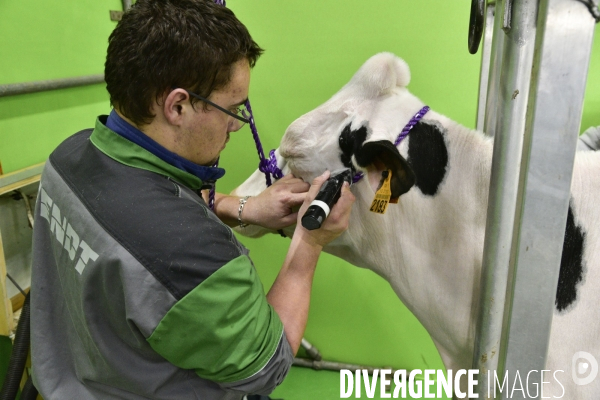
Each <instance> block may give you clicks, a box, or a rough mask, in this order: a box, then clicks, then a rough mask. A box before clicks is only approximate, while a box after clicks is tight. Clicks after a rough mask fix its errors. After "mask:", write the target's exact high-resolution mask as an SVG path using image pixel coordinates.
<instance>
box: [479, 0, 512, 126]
mask: <svg viewBox="0 0 600 400" xmlns="http://www.w3.org/2000/svg"><path fill="white" fill-rule="evenodd" d="M505 1H506V0H497V1H496V3H495V4H494V6H493V7H491V6H490V5H488V8H489V9H492V12H493V13H494V21H493V24H492V32H493V33H492V48H491V54H490V65H489V67H488V69H489V74H488V77H487V96H486V100H485V107H484V109H485V113H484V118H483V121H482V122H483V131H484V132H485V133H486V134H487V135H489V136H494V133H495V130H496V116H497V112H498V110H497V107H498V92H499V91H500V72H501V71H502V55H503V49H504V36H506V35H505V34H504V32H503V31H502V23H501V19H500V17H499V16H498V15H496V14H499V13H500V12H501V10H502V8H503V6H504V2H505ZM487 21H489V20H487V19H486V22H487ZM486 29H487V28H486ZM480 120H481V119H480V118H478V119H477V129H480V128H479V124H480Z"/></svg>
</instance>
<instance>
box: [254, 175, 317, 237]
mask: <svg viewBox="0 0 600 400" xmlns="http://www.w3.org/2000/svg"><path fill="white" fill-rule="evenodd" d="M309 188H310V185H309V184H308V183H306V182H304V181H303V180H302V179H299V178H295V177H294V176H293V175H292V174H288V175H286V176H284V177H283V178H281V179H279V180H278V181H277V182H275V183H274V184H273V185H271V186H270V187H268V188H267V189H266V190H265V191H263V192H262V193H261V194H259V195H258V196H254V197H250V198H248V201H247V202H246V205H245V206H244V210H243V212H242V221H243V222H244V223H247V224H253V225H260V226H262V227H264V228H267V229H273V230H277V229H282V228H285V227H288V226H290V225H293V224H294V223H296V220H297V218H298V207H299V206H300V205H301V204H302V202H303V201H304V199H305V198H306V192H307V191H308V189H309Z"/></svg>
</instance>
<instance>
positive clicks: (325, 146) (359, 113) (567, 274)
mask: <svg viewBox="0 0 600 400" xmlns="http://www.w3.org/2000/svg"><path fill="white" fill-rule="evenodd" d="M409 80H410V72H409V68H408V65H407V64H406V63H405V62H404V61H403V60H401V59H400V58H398V57H396V56H395V55H393V54H390V53H381V54H377V55H375V56H373V57H372V58H370V59H369V60H368V61H367V62H366V63H365V64H364V65H363V66H362V67H361V68H360V70H359V71H358V72H357V73H356V74H355V75H354V77H353V78H352V79H351V80H350V82H349V83H348V84H346V85H345V86H344V87H343V88H342V89H341V90H340V91H339V92H338V93H336V94H335V95H334V96H333V97H332V98H331V99H330V100H328V101H327V102H326V103H324V104H323V105H321V106H319V107H318V108H316V109H315V110H313V111H311V112H309V113H307V114H305V115H303V116H301V117H300V118H298V119H297V120H296V121H294V122H293V123H292V124H291V125H290V126H289V128H288V129H287V131H286V133H285V136H284V137H283V139H282V141H281V145H280V147H279V149H278V151H277V152H276V155H277V157H278V160H279V166H280V167H281V168H283V170H284V172H285V173H288V172H293V173H294V175H296V176H298V177H301V178H302V179H304V180H305V181H307V182H311V181H312V180H313V178H315V177H316V176H318V175H320V174H321V173H322V172H323V171H324V170H326V169H329V170H331V171H333V170H337V169H340V168H342V167H344V166H351V167H353V168H355V169H357V170H362V171H364V172H365V179H363V180H362V181H360V182H358V183H357V184H355V185H353V186H352V188H351V190H352V192H353V193H354V195H355V196H356V202H355V204H354V206H353V209H352V214H351V220H350V225H349V229H348V231H347V232H345V233H344V234H343V235H342V236H341V237H339V238H338V239H336V240H335V241H334V242H333V243H332V244H331V245H329V246H327V247H326V249H325V251H327V252H328V253H331V254H333V255H336V256H338V257H340V258H342V259H344V260H346V261H348V262H350V263H352V264H354V265H356V266H358V267H363V268H368V269H371V270H373V271H374V272H376V273H377V274H379V275H381V276H382V277H384V278H385V279H386V280H387V281H388V282H389V283H390V285H391V286H392V288H393V289H394V291H395V293H396V294H397V295H398V297H399V298H400V299H401V300H402V302H403V303H404V304H405V305H406V306H407V307H408V308H409V309H410V310H411V311H412V312H413V313H414V314H415V315H416V317H417V318H418V319H419V321H420V322H421V323H422V324H423V326H424V327H425V328H426V329H427V331H428V332H429V334H430V335H431V338H432V339H433V341H434V343H435V345H436V346H437V349H438V350H439V352H440V355H441V357H442V360H443V361H444V364H445V366H446V368H448V369H452V370H457V369H468V368H470V367H471V362H472V353H473V341H474V336H475V318H476V310H477V307H475V306H476V304H475V302H476V301H477V300H478V298H479V282H480V271H481V263H482V253H483V242H484V233H485V223H486V211H487V196H488V190H489V179H490V170H491V162H492V146H493V140H492V139H491V138H489V137H487V136H485V135H484V134H483V133H482V132H478V131H474V130H471V129H468V128H466V127H464V126H461V125H459V124H458V123H456V122H454V121H452V120H451V119H449V118H447V117H445V116H443V115H440V114H438V113H437V112H435V111H434V110H430V111H429V112H428V113H427V114H425V116H424V118H423V119H422V120H421V121H420V122H419V123H417V124H416V125H415V126H414V128H413V129H412V130H411V132H410V134H409V135H408V137H407V138H406V139H405V140H404V141H403V142H401V143H400V145H399V146H398V147H397V148H396V147H395V146H394V145H393V142H394V140H395V139H396V137H397V135H398V134H399V133H400V132H401V131H402V129H403V127H404V126H405V125H406V124H407V122H408V121H409V120H410V119H411V117H412V116H413V115H414V114H415V113H416V112H417V111H419V110H420V109H421V108H422V107H423V106H424V103H423V102H422V101H421V100H420V99H418V98H417V97H416V96H414V95H413V94H411V93H410V92H409V91H408V89H407V88H406V86H407V85H408V83H409ZM385 169H391V170H392V192H393V193H392V195H393V196H399V202H398V204H390V205H389V207H388V210H387V213H386V214H384V215H379V214H375V213H373V212H370V211H369V207H370V205H371V202H372V200H373V198H374V192H375V190H376V189H377V187H378V184H379V182H380V179H381V173H382V171H383V170H385ZM599 172H600V152H597V151H587V152H579V153H578V154H577V157H576V161H575V168H574V177H573V183H572V189H571V190H572V198H571V202H570V204H571V206H570V210H569V217H568V223H567V226H566V237H565V245H564V252H563V257H562V264H561V271H560V282H559V284H558V288H557V294H556V308H555V313H554V319H553V323H552V332H551V338H550V350H549V354H548V362H547V366H546V369H549V370H553V371H554V370H563V371H565V372H564V373H563V374H562V375H557V376H559V378H560V381H561V383H562V385H564V389H563V388H562V387H561V386H560V385H558V384H556V380H553V379H551V378H550V379H548V380H549V381H551V382H553V383H551V384H545V385H544V396H550V397H552V396H557V397H558V396H560V395H561V393H562V392H563V390H564V391H565V395H564V397H563V398H569V399H592V398H593V399H596V398H598V396H600V377H599V378H597V379H596V381H595V382H593V383H591V384H589V385H587V386H577V385H575V384H574V383H573V380H572V379H571V367H572V366H571V360H572V357H573V355H574V354H575V353H576V352H578V351H586V352H588V353H591V354H593V355H595V356H596V357H598V358H599V359H600V268H599V263H600V260H599V254H600V248H599V244H600V238H599V234H600V205H599V204H600V174H599ZM264 182H265V181H264V177H263V175H262V174H261V173H260V172H259V171H256V172H255V173H254V174H253V175H252V176H251V177H250V178H249V179H248V180H247V181H246V182H245V183H243V184H242V185H241V186H240V187H238V188H237V189H236V190H235V191H234V194H236V195H239V196H245V195H256V194H258V193H260V192H261V191H262V190H264V189H265V183H264ZM266 232H267V231H265V230H261V229H260V228H258V227H248V228H246V229H244V230H242V231H241V233H243V234H246V235H249V236H260V235H262V234H264V233H266ZM292 232H293V230H289V231H288V234H291V233H292Z"/></svg>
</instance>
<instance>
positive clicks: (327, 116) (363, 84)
mask: <svg viewBox="0 0 600 400" xmlns="http://www.w3.org/2000/svg"><path fill="white" fill-rule="evenodd" d="M409 81H410V71H409V68H408V65H407V64H406V63H405V62H404V61H403V60H401V59H400V58H398V57H396V56H395V55H393V54H391V53H380V54H377V55H375V56H373V57H371V58H370V59H369V60H368V61H367V62H366V63H365V64H364V65H363V66H362V67H361V68H360V69H359V70H358V72H357V73H356V74H355V75H354V76H353V77H352V79H351V80H350V82H349V83H348V84H346V85H345V86H344V87H343V88H342V89H341V90H340V91H339V92H338V93H336V94H335V95H334V96H333V97H332V98H331V99H330V100H328V101H327V102H326V103H324V104H323V105H321V106H319V107H318V108H316V109H315V110H313V111H311V112H309V113H307V114H305V115H303V116H302V117H300V118H298V119H297V120H296V121H294V122H293V123H292V124H291V125H290V126H289V128H288V129H287V131H286V133H285V136H284V137H283V139H282V141H281V146H280V148H279V151H280V153H281V155H282V156H283V157H284V158H285V159H286V161H287V163H288V166H289V167H290V169H291V171H292V172H293V173H294V175H296V176H299V177H301V178H303V179H304V180H305V181H307V182H311V181H312V179H313V178H314V177H316V176H318V175H320V174H321V173H322V172H323V171H324V170H326V169H329V170H336V169H340V168H343V167H350V168H352V169H354V170H362V171H365V172H367V176H368V180H369V183H370V185H371V187H372V188H373V189H374V190H376V188H377V186H378V185H379V183H380V181H381V178H382V172H383V171H385V170H387V169H391V170H392V182H391V189H392V197H399V196H400V195H402V194H403V193H405V192H407V191H408V190H409V189H410V188H411V187H412V185H413V184H414V182H415V176H414V173H413V171H412V169H411V167H410V166H409V164H408V163H407V161H406V159H405V158H404V157H403V156H402V155H400V153H399V152H398V149H397V148H396V146H394V143H393V142H394V140H395V138H396V136H397V135H398V134H399V133H400V132H401V131H402V129H403V127H404V126H405V125H406V123H407V122H408V121H409V120H410V118H411V117H412V116H413V115H414V114H415V113H416V112H417V111H418V110H419V109H420V108H421V107H422V106H423V104H422V103H421V102H420V101H419V100H418V99H417V98H416V97H415V96H413V95H412V94H410V93H409V92H408V90H407V89H406V86H407V84H408V83H409Z"/></svg>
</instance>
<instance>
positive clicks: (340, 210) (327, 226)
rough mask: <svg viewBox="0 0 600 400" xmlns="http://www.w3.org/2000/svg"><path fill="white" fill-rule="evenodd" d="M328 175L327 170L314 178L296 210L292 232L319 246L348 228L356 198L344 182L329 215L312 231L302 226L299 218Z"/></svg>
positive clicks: (322, 245)
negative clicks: (296, 216)
mask: <svg viewBox="0 0 600 400" xmlns="http://www.w3.org/2000/svg"><path fill="white" fill-rule="evenodd" d="M329 176H330V173H329V171H325V172H324V173H323V174H322V175H321V176H318V177H316V178H315V179H314V181H313V183H312V185H311V186H310V189H309V191H308V193H307V194H306V196H305V200H304V204H302V207H301V208H300V211H299V212H298V222H297V223H298V225H297V226H296V231H295V233H294V236H296V235H301V236H302V237H303V238H305V240H307V241H309V242H310V243H311V244H316V245H320V246H321V247H324V246H325V245H326V244H328V243H329V242H331V241H333V240H334V239H335V238H337V237H338V236H339V235H341V234H342V233H343V232H344V231H345V230H346V229H348V220H349V218H350V211H351V209H352V204H353V203H354V200H356V198H355V197H354V195H353V194H352V192H351V191H350V185H349V184H348V183H346V182H344V185H343V186H342V193H341V195H340V198H339V200H338V201H337V202H336V203H335V204H334V206H333V208H332V209H331V213H330V214H329V217H327V219H326V220H325V221H324V222H323V224H322V225H321V227H320V228H319V229H314V230H312V231H309V230H307V229H306V228H304V227H303V226H302V224H301V223H300V220H301V218H302V216H303V215H304V213H305V212H306V210H307V209H308V207H309V206H310V203H311V202H312V201H313V200H314V199H315V197H316V196H317V193H319V189H320V188H321V186H322V185H323V183H325V181H326V180H327V179H328V178H329Z"/></svg>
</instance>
